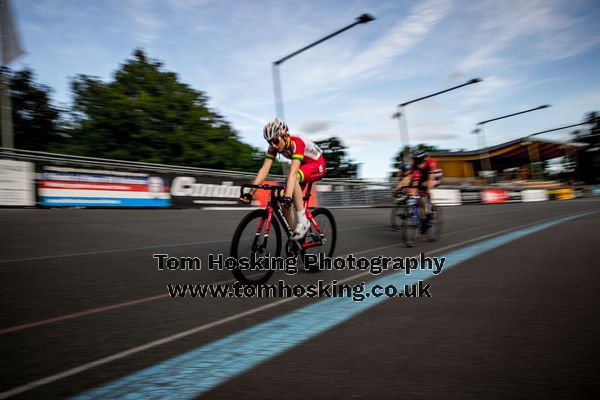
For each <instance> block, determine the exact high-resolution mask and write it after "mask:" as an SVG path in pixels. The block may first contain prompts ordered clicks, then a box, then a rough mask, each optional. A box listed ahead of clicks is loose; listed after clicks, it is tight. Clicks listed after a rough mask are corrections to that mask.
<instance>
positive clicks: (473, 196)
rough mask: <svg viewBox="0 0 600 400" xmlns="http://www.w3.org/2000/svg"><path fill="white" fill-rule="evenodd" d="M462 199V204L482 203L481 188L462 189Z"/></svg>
mask: <svg viewBox="0 0 600 400" xmlns="http://www.w3.org/2000/svg"><path fill="white" fill-rule="evenodd" d="M460 200H461V202H462V204H479V203H481V191H480V190H479V189H460Z"/></svg>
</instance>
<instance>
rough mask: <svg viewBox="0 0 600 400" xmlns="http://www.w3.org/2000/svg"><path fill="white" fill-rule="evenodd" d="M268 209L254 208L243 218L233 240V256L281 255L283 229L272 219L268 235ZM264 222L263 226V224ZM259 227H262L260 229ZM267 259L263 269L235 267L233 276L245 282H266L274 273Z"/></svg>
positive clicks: (231, 252)
mask: <svg viewBox="0 0 600 400" xmlns="http://www.w3.org/2000/svg"><path fill="white" fill-rule="evenodd" d="M266 220H267V210H254V211H252V212H251V213H249V214H248V215H246V216H245V217H244V219H242V221H241V222H240V224H239V225H238V227H237V229H236V230H235V233H234V234H233V240H232V241H231V250H230V255H231V257H234V258H236V259H237V260H240V258H242V257H247V258H248V259H249V260H252V259H257V258H260V257H265V258H266V257H279V256H280V255H281V231H280V229H279V223H278V222H277V220H276V219H275V218H272V219H271V229H270V230H269V235H268V236H267V235H266V232H265V228H266V226H267V221H266ZM261 224H262V226H261ZM259 227H261V228H260V229H259ZM267 263H268V261H267V260H266V259H265V261H264V263H263V267H264V268H263V269H252V268H249V269H242V268H235V269H234V270H233V276H234V277H235V278H236V279H237V280H238V281H240V282H241V283H243V284H246V285H258V284H262V283H265V282H266V281H268V280H269V278H270V277H271V275H273V272H274V271H273V270H271V269H267V268H266V266H267V265H268V264H267Z"/></svg>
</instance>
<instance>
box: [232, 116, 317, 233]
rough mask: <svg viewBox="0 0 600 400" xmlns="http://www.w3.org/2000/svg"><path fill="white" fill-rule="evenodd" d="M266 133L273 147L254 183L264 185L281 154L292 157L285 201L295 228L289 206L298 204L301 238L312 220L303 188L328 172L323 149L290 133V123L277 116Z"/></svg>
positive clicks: (297, 229)
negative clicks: (309, 218)
mask: <svg viewBox="0 0 600 400" xmlns="http://www.w3.org/2000/svg"><path fill="white" fill-rule="evenodd" d="M263 135H264V138H265V140H266V141H267V142H269V148H268V150H267V153H266V154H265V161H264V163H263V165H262V167H261V168H260V170H259V171H258V173H257V174H256V178H254V181H253V182H252V184H254V185H260V184H261V183H262V182H263V181H264V180H265V179H266V178H267V175H268V174H269V171H270V169H271V166H272V165H273V160H275V157H276V156H277V154H281V155H282V156H284V157H285V158H288V159H290V160H292V163H291V165H290V172H289V174H288V177H287V181H286V185H285V191H284V193H283V202H282V203H283V205H284V208H283V209H284V212H285V217H286V219H287V221H288V223H289V224H290V226H291V227H293V226H294V216H293V213H292V212H291V209H290V208H289V207H290V206H291V204H292V203H293V204H294V208H295V209H296V221H297V223H296V227H295V228H294V234H293V235H292V240H297V239H300V238H302V237H304V235H306V232H307V231H308V228H309V227H310V221H308V218H307V217H306V210H305V209H304V201H303V197H304V195H303V189H304V188H305V187H306V185H307V184H308V183H310V182H314V181H316V180H319V179H321V178H323V176H324V175H325V159H324V158H323V151H322V150H321V149H320V148H319V147H318V146H317V145H316V144H314V143H313V141H312V140H310V139H306V138H301V137H299V136H296V135H293V136H292V135H290V133H289V129H288V126H287V125H286V123H285V122H283V121H281V120H279V119H277V118H276V119H275V120H273V121H271V122H269V123H268V124H267V125H266V126H265V128H264V129H263ZM255 192H256V189H252V190H251V191H250V192H249V193H246V194H244V195H243V196H242V197H241V198H240V200H241V201H243V202H244V203H249V202H250V201H251V200H252V197H253V196H254V193H255Z"/></svg>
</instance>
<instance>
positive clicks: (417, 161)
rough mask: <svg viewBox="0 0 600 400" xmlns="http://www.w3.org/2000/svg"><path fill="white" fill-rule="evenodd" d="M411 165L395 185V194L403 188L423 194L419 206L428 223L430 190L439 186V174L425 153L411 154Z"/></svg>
mask: <svg viewBox="0 0 600 400" xmlns="http://www.w3.org/2000/svg"><path fill="white" fill-rule="evenodd" d="M412 160H413V163H412V165H411V168H410V170H409V171H408V172H406V173H405V174H403V175H402V179H401V180H400V182H398V185H396V193H398V192H400V191H402V190H403V189H404V188H409V189H410V190H411V191H413V192H414V191H415V190H418V191H419V192H420V193H423V194H424V196H422V197H421V200H423V201H422V202H421V204H420V207H421V209H422V210H423V212H424V215H425V216H426V217H425V218H426V221H427V222H429V218H430V211H431V207H429V201H430V198H431V189H433V188H434V187H436V186H437V185H439V183H440V177H441V175H440V173H439V171H440V170H439V169H438V166H437V162H436V161H435V160H434V159H432V158H430V157H429V153H428V152H426V151H418V152H415V153H413V154H412Z"/></svg>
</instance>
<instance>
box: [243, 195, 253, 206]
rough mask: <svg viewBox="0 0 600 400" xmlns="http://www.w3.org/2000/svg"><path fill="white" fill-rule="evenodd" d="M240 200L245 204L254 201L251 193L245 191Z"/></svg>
mask: <svg viewBox="0 0 600 400" xmlns="http://www.w3.org/2000/svg"><path fill="white" fill-rule="evenodd" d="M240 201H241V202H242V203H245V204H249V203H250V202H251V201H252V195H251V194H250V193H244V194H243V195H242V196H241V197H240Z"/></svg>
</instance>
